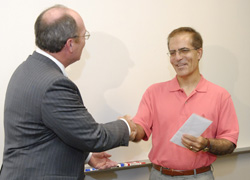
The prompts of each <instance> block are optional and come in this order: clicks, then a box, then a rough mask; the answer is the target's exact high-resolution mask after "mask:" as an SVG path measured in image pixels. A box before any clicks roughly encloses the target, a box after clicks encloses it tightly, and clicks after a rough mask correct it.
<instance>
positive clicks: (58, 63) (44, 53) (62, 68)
mask: <svg viewBox="0 0 250 180" xmlns="http://www.w3.org/2000/svg"><path fill="white" fill-rule="evenodd" d="M36 52H37V53H39V54H42V55H44V56H46V57H47V58H49V59H50V60H51V61H53V62H54V63H56V65H57V66H58V67H59V68H60V69H61V71H62V73H63V75H64V76H66V77H68V76H67V73H66V71H65V67H64V65H63V64H62V63H61V62H60V61H58V60H57V59H56V58H54V57H53V56H51V55H50V54H48V53H46V52H45V51H43V50H41V49H40V48H37V49H36Z"/></svg>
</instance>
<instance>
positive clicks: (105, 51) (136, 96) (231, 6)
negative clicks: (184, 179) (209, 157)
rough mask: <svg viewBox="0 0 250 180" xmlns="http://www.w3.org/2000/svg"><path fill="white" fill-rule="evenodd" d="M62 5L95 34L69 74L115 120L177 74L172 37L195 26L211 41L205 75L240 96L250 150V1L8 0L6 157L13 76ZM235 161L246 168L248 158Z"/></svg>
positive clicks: (142, 153)
mask: <svg viewBox="0 0 250 180" xmlns="http://www.w3.org/2000/svg"><path fill="white" fill-rule="evenodd" d="M58 3H60V4H64V5H66V6H68V7H71V8H73V9H75V10H76V11H78V12H79V13H80V14H81V16H82V17H83V19H84V22H85V25H86V28H87V30H88V31H89V32H90V34H91V37H90V39H89V40H88V41H87V44H86V46H85V48H84V51H83V55H82V58H81V60H80V61H79V62H77V63H75V64H73V65H72V66H70V67H69V68H67V72H68V75H69V77H70V78H71V79H72V80H73V81H74V82H75V83H76V84H77V85H78V86H79V89H80V91H81V94H82V96H83V100H84V102H85V104H86V106H87V108H88V110H89V111H90V112H91V114H92V115H93V116H94V117H95V118H96V121H98V122H100V123H102V122H108V121H112V120H115V119H116V118H117V117H118V116H121V115H124V114H130V115H131V116H134V115H135V113H136V111H137V108H138V104H139V102H140V99H141V96H142V94H143V93H144V91H145V90H146V88H147V87H148V86H150V85H151V84H153V83H156V82H161V81H167V80H170V79H171V78H173V77H174V76H175V72H174V70H173V68H172V67H171V65H170V63H169V58H168V57H167V55H166V53H167V44H166V42H167V41H166V38H167V35H168V34H169V33H170V32H171V31H172V30H173V29H174V28H177V27H180V26H191V27H194V28H195V29H197V30H198V31H199V32H200V33H201V34H202V36H203V39H204V55H203V58H202V60H201V64H200V66H201V72H202V74H203V75H204V76H205V78H207V79H208V80H210V81H212V82H214V83H216V84H218V85H221V86H223V87H225V88H226V89H227V90H228V91H229V92H230V93H231V94H232V98H233V101H234V103H235V107H236V111H237V115H238V118H239V123H240V137H239V143H238V147H239V148H244V147H250V141H249V139H248V137H250V131H249V130H248V129H249V127H250V126H249V117H250V111H249V109H250V101H249V99H250V94H249V92H248V91H249V89H250V83H249V77H250V71H249V66H250V61H249V49H250V43H249V41H250V33H249V32H250V21H249V17H250V11H249V7H250V1H248V0H220V1H218V0H203V1H200V0H189V1H186V0H175V1H171V0H126V1H117V0H105V1H99V0H91V1H90V0H81V1H79V0H70V1H69V0H38V1H34V0H25V1H19V0H9V1H3V0H1V6H0V16H1V17H2V19H1V28H0V36H1V43H0V54H1V71H0V79H1V80H0V82H1V88H0V162H1V161H2V153H3V145H4V142H3V141H4V129H3V108H4V99H5V91H6V88H7V84H8V81H9V79H10V77H11V75H12V73H13V71H14V70H15V69H16V67H17V66H18V65H19V64H20V63H21V62H22V61H24V60H25V59H26V58H27V56H28V55H29V54H31V53H32V51H33V50H34V49H35V48H36V47H35V44H34V31H33V29H34V28H33V26H34V22H35V20H36V17H37V16H38V15H39V14H40V12H41V11H42V10H44V9H45V8H47V7H49V6H52V5H54V4H58ZM150 148H151V142H150V141H149V142H140V143H139V144H134V143H130V146H129V147H122V148H117V149H114V150H111V151H109V152H110V153H111V154H112V155H113V157H112V158H113V160H116V161H118V162H125V161H132V160H144V159H147V155H148V152H149V150H150ZM230 163H232V164H237V165H238V164H241V163H242V159H241V158H236V159H235V160H234V161H233V162H232V161H230ZM239 171H240V170H239ZM122 172H124V171H121V173H122ZM129 172H130V171H129ZM236 172H238V171H236ZM142 174H143V173H142Z"/></svg>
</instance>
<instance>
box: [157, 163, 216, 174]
mask: <svg viewBox="0 0 250 180" xmlns="http://www.w3.org/2000/svg"><path fill="white" fill-rule="evenodd" d="M153 167H154V168H155V169H156V170H158V171H160V172H161V173H162V174H165V175H169V176H185V175H194V174H200V173H204V172H207V171H210V170H211V167H210V166H206V167H201V168H198V169H193V170H175V169H169V168H165V167H162V166H159V165H156V164H153ZM195 171H196V172H195Z"/></svg>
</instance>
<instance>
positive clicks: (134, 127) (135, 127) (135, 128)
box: [120, 115, 138, 142]
mask: <svg viewBox="0 0 250 180" xmlns="http://www.w3.org/2000/svg"><path fill="white" fill-rule="evenodd" d="M120 119H122V120H126V121H127V123H128V125H129V127H130V130H131V133H130V136H129V140H130V141H134V142H137V141H138V140H137V138H136V137H137V134H138V125H136V124H135V123H134V122H133V121H132V119H131V117H130V116H129V115H125V116H123V117H120Z"/></svg>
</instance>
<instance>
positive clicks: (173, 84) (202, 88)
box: [169, 75, 207, 92]
mask: <svg viewBox="0 0 250 180" xmlns="http://www.w3.org/2000/svg"><path fill="white" fill-rule="evenodd" d="M206 82H207V80H206V79H205V78H204V77H203V76H202V75H201V79H200V81H199V83H198V84H197V86H196V88H195V91H197V92H207V83H206ZM179 90H181V88H180V85H179V82H178V80H177V77H176V76H175V78H173V79H172V80H171V81H170V85H169V91H179Z"/></svg>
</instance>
